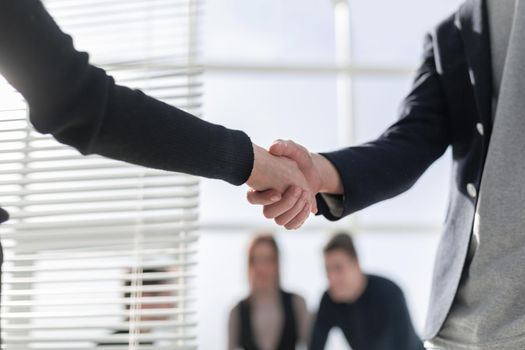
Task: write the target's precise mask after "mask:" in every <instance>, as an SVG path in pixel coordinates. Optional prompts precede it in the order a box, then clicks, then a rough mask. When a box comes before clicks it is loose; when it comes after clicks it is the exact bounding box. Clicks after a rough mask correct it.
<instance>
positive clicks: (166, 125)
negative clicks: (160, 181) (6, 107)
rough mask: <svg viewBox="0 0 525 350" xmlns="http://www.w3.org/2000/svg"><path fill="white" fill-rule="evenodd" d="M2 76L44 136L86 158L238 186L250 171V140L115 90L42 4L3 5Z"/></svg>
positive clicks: (5, 1)
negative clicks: (100, 157)
mask: <svg viewBox="0 0 525 350" xmlns="http://www.w3.org/2000/svg"><path fill="white" fill-rule="evenodd" d="M0 73H1V74H2V75H4V76H5V77H6V78H7V80H8V81H9V82H10V83H11V85H13V87H15V88H16V89H17V90H18V91H19V92H20V93H21V94H22V95H23V96H24V98H25V99H26V100H27V102H28V104H29V111H30V120H31V122H32V123H33V125H34V126H35V128H36V129H37V130H38V131H39V132H42V133H46V134H52V135H53V136H54V137H55V138H56V139H57V140H59V141H60V142H62V143H65V144H68V145H70V146H73V147H75V148H76V149H78V150H79V151H80V152H81V153H83V154H90V153H97V154H100V155H103V156H107V157H110V158H114V159H118V160H123V161H127V162H130V163H134V164H138V165H142V166H147V167H153V168H159V169H163V170H169V171H179V172H184V173H188V174H193V175H199V176H204V177H209V178H217V179H222V180H225V181H228V182H230V183H232V184H236V185H239V184H242V183H244V182H245V181H246V180H247V179H248V177H249V175H250V173H251V170H252V166H253V149H252V146H251V141H250V139H249V138H248V136H247V135H245V134H244V133H242V132H240V131H234V130H229V129H226V128H224V127H222V126H219V125H214V124H211V123H208V122H205V121H203V120H200V119H198V118H196V117H194V116H192V115H190V114H188V113H185V112H184V111H182V110H179V109H177V108H175V107H173V106H169V105H167V104H164V103H162V102H160V101H157V100H155V99H153V98H151V97H148V96H146V95H144V94H143V93H142V92H140V91H137V90H131V89H128V88H125V87H122V86H118V85H116V84H115V82H114V80H113V79H112V78H111V77H110V76H108V75H107V74H106V72H105V71H104V70H102V69H100V68H97V67H94V66H92V65H90V64H89V57H88V55H87V54H86V53H83V52H78V51H77V50H75V48H74V46H73V41H72V39H71V37H70V36H68V35H66V34H65V33H63V32H62V31H61V30H60V28H59V27H58V26H57V25H56V23H55V22H54V20H53V19H52V18H51V16H50V15H49V14H48V13H47V11H46V10H45V8H44V7H43V5H42V3H41V2H40V1H38V0H0Z"/></svg>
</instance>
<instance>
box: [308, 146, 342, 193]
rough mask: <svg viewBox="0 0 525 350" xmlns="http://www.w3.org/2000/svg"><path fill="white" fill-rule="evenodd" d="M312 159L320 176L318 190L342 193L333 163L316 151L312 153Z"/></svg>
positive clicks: (338, 176) (337, 173)
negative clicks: (319, 187)
mask: <svg viewBox="0 0 525 350" xmlns="http://www.w3.org/2000/svg"><path fill="white" fill-rule="evenodd" d="M312 160H313V162H314V165H315V167H316V169H317V171H318V172H319V175H320V177H321V189H320V190H319V192H320V193H327V194H336V195H339V194H343V192H344V189H343V183H342V181H341V176H340V174H339V172H338V171H337V168H336V167H335V166H334V164H332V162H330V161H329V160H328V159H326V158H325V157H324V156H322V155H321V154H318V153H312Z"/></svg>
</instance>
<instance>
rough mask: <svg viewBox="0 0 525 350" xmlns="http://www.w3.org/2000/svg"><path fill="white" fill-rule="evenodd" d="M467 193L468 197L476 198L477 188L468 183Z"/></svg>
mask: <svg viewBox="0 0 525 350" xmlns="http://www.w3.org/2000/svg"><path fill="white" fill-rule="evenodd" d="M467 193H468V195H469V196H470V197H472V198H476V196H477V195H478V190H477V189H476V186H474V184H472V183H470V184H468V185H467Z"/></svg>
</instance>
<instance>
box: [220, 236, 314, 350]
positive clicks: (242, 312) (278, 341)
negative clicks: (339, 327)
mask: <svg viewBox="0 0 525 350" xmlns="http://www.w3.org/2000/svg"><path fill="white" fill-rule="evenodd" d="M248 279H249V283H250V294H249V295H248V297H247V298H246V299H244V300H242V301H241V302H239V304H237V306H235V307H234V308H233V309H232V311H231V312H230V319H229V323H228V328H229V332H228V333H229V334H228V335H229V341H228V350H233V349H244V350H294V349H295V348H296V346H297V345H305V344H306V343H307V337H308V332H309V314H308V310H307V308H306V303H305V301H304V299H303V298H302V297H300V296H298V295H296V294H291V293H288V292H285V291H283V290H282V288H281V284H280V278H279V248H278V247H277V242H276V241H275V239H274V238H273V236H271V235H259V236H256V237H255V238H254V239H253V240H252V241H251V243H250V245H249V249H248Z"/></svg>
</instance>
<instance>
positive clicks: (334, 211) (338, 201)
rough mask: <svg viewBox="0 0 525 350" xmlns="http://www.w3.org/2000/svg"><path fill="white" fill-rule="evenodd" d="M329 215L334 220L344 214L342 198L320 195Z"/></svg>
mask: <svg viewBox="0 0 525 350" xmlns="http://www.w3.org/2000/svg"><path fill="white" fill-rule="evenodd" d="M320 196H321V197H322V198H323V199H324V201H325V203H326V206H327V207H328V210H329V211H330V214H331V215H332V216H334V217H336V218H341V217H342V216H343V212H344V197H343V196H341V195H334V194H326V193H321V194H320Z"/></svg>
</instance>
